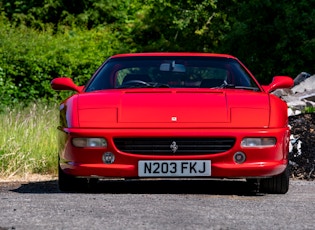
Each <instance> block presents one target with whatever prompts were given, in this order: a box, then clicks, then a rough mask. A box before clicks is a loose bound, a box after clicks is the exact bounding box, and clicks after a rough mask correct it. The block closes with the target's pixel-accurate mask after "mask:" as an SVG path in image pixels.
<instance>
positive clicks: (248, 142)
mask: <svg viewBox="0 0 315 230" xmlns="http://www.w3.org/2000/svg"><path fill="white" fill-rule="evenodd" d="M276 141H277V140H276V138H274V137H247V138H244V139H243V140H242V142H241V146H242V147H251V148H253V147H258V148H262V147H272V146H274V145H275V144H276Z"/></svg>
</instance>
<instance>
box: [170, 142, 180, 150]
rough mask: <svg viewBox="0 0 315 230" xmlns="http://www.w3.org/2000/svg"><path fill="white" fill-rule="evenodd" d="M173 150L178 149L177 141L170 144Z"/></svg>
mask: <svg viewBox="0 0 315 230" xmlns="http://www.w3.org/2000/svg"><path fill="white" fill-rule="evenodd" d="M170 148H171V150H172V151H173V153H175V152H176V151H177V149H178V145H177V144H176V142H175V141H173V142H172V144H171V145H170Z"/></svg>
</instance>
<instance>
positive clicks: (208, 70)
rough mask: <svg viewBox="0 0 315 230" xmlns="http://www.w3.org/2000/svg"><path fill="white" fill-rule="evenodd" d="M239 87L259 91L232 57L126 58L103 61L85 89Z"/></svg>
mask: <svg viewBox="0 0 315 230" xmlns="http://www.w3.org/2000/svg"><path fill="white" fill-rule="evenodd" d="M153 87H154V88H241V89H250V90H257V91H258V90H259V87H258V86H257V84H256V83H255V82H254V81H253V79H252V77H251V76H250V74H249V73H248V72H247V71H246V70H245V69H244V68H243V67H242V65H241V64H240V63H239V62H237V60H234V59H228V58H218V57H128V58H113V59H110V60H109V61H107V62H106V63H105V64H103V66H102V67H101V68H100V69H99V70H98V72H97V73H96V74H95V75H94V76H93V77H92V79H91V81H90V82H89V83H88V85H87V87H86V90H85V91H86V92H91V91H95V90H104V89H122V88H123V89H128V88H153Z"/></svg>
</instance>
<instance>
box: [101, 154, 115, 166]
mask: <svg viewBox="0 0 315 230" xmlns="http://www.w3.org/2000/svg"><path fill="white" fill-rule="evenodd" d="M102 159H103V162H104V163H105V164H112V163H114V161H115V155H114V154H113V153H111V152H106V153H104V154H103V157H102Z"/></svg>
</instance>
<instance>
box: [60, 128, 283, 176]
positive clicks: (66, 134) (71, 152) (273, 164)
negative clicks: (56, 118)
mask: <svg viewBox="0 0 315 230" xmlns="http://www.w3.org/2000/svg"><path fill="white" fill-rule="evenodd" d="M73 137H104V138H106V140H107V142H108V146H107V148H76V147H74V146H72V144H71V138H73ZM115 137H151V138H153V137H159V138H160V137H233V138H235V140H236V141H235V144H234V146H233V147H232V148H231V149H229V150H228V151H225V152H222V153H214V154H213V153H211V154H199V155H198V154H194V153H193V152H191V154H185V155H171V154H170V155H152V154H150V155H147V154H145V153H143V154H130V153H125V152H122V151H119V150H118V149H117V148H116V146H115V144H114V142H113V139H114V138H115ZM245 137H275V138H276V139H277V143H276V145H275V146H272V147H264V148H255V147H253V148H249V147H247V148H242V147H241V145H240V143H241V141H242V139H243V138H245ZM59 140H60V142H59V147H60V151H59V159H60V162H59V163H60V167H61V169H62V170H63V171H64V172H65V173H67V174H70V175H73V176H80V177H105V178H106V177H111V178H139V176H138V161H140V160H173V161H176V160H211V177H215V178H258V177H270V176H274V175H278V174H280V173H282V172H283V171H284V170H285V168H286V166H287V164H288V144H289V129H288V128H279V129H255V130H254V129H228V130H222V129H207V130H201V129H196V130H195V129H179V130H174V129H169V130H168V129H154V130H153V129H147V130H143V129H141V130H137V129H126V130H123V129H117V130H116V129H106V130H105V129H63V130H62V132H60V139H59ZM239 151H241V152H243V153H244V154H245V155H246V160H245V162H244V163H241V164H238V163H235V161H234V159H233V156H234V154H235V153H236V152H239ZM106 152H111V153H113V154H114V155H115V161H114V162H113V163H112V164H105V163H104V162H103V160H102V157H103V155H104V153H106Z"/></svg>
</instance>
